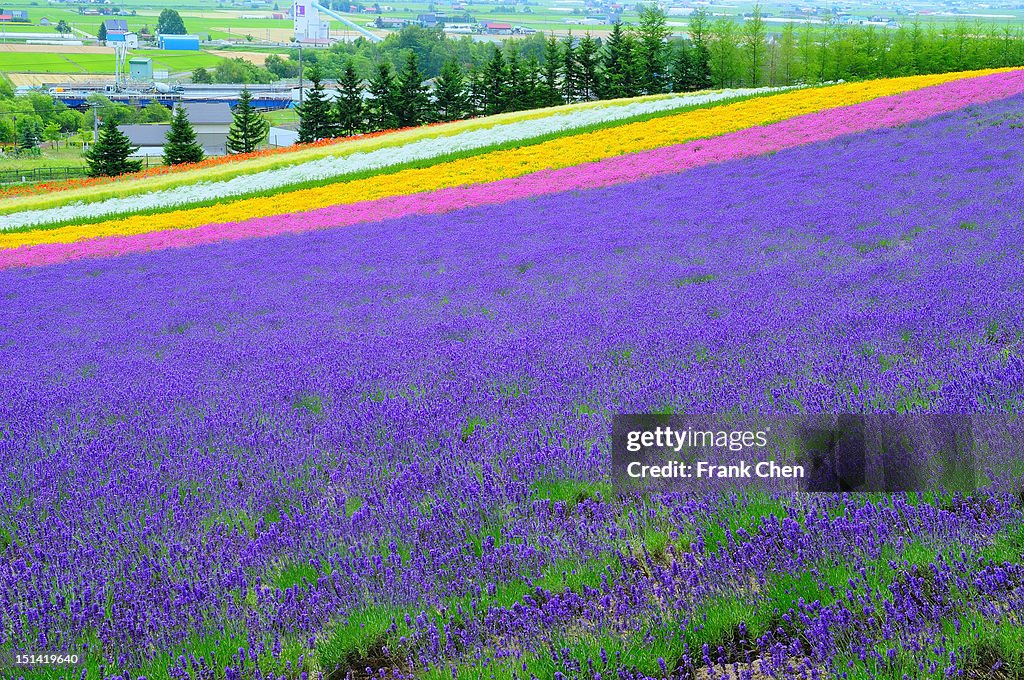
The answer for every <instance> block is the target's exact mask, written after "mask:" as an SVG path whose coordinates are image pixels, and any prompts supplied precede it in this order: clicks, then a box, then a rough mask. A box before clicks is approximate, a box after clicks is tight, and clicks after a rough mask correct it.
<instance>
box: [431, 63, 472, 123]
mask: <svg viewBox="0 0 1024 680" xmlns="http://www.w3.org/2000/svg"><path fill="white" fill-rule="evenodd" d="M433 109H434V115H435V116H436V117H437V120H458V119H460V118H465V117H466V116H467V115H468V114H469V111H470V102H469V92H468V88H467V85H466V77H465V75H464V74H463V73H462V67H461V66H459V62H458V61H457V60H455V59H449V60H448V61H447V62H445V64H444V66H443V67H441V75H439V76H438V77H437V80H435V81H434V92H433Z"/></svg>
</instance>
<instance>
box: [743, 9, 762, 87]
mask: <svg viewBox="0 0 1024 680" xmlns="http://www.w3.org/2000/svg"><path fill="white" fill-rule="evenodd" d="M767 37H768V29H767V28H766V27H765V25H764V19H762V18H761V6H760V5H754V11H753V13H752V14H751V16H750V20H749V21H745V22H743V30H742V33H741V40H742V41H743V55H744V58H745V60H746V67H747V69H746V70H747V83H748V84H749V85H750V87H757V86H758V85H760V84H761V71H762V70H763V68H764V54H765V51H766V49H767V45H766V43H765V40H766V39H767Z"/></svg>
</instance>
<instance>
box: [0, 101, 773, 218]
mask: <svg viewBox="0 0 1024 680" xmlns="http://www.w3.org/2000/svg"><path fill="white" fill-rule="evenodd" d="M784 89H792V88H758V89H735V90H721V91H716V92H708V93H699V94H687V95H675V96H672V97H662V98H659V99H654V100H650V99H644V100H641V101H635V100H622V101H620V102H619V103H618V104H617V105H613V106H607V105H606V106H587V107H577V108H573V109H570V110H568V111H560V110H555V109H548V110H543V115H541V114H540V113H538V112H532V113H533V114H534V115H532V116H528V117H527V116H524V117H521V118H519V119H514V120H505V119H504V118H502V119H500V120H495V119H494V118H496V117H487V118H481V119H476V120H473V121H466V122H467V123H472V124H467V125H462V126H458V127H453V126H446V125H436V126H427V127H420V128H411V129H407V130H401V131H398V132H395V133H392V134H386V135H373V136H370V137H367V138H359V139H353V140H351V141H348V142H337V143H332V144H326V145H314V146H310V147H301V148H299V149H297V150H295V151H294V152H293V153H291V154H276V155H273V156H271V157H270V158H269V161H268V163H269V167H267V166H268V163H261V164H254V163H246V162H244V161H243V162H241V163H239V164H237V165H234V164H218V165H216V166H214V167H212V168H208V169H205V170H198V171H197V172H196V173H195V174H191V175H190V174H186V173H185V172H182V173H177V174H175V173H170V174H169V175H167V174H165V175H161V176H159V177H157V178H155V179H151V181H135V182H132V181H131V179H130V178H129V179H127V180H126V181H125V183H124V184H122V183H120V182H118V183H116V184H111V185H110V186H108V187H106V188H103V189H96V188H91V189H90V190H88V191H87V192H85V193H72V192H54V193H52V194H50V195H47V196H33V197H30V198H26V199H23V200H14V201H12V202H11V203H9V204H6V205H4V206H3V207H2V208H0V213H2V214H11V213H15V212H23V211H26V210H33V209H54V208H59V207H61V206H65V207H66V210H67V211H68V213H69V214H74V213H76V212H79V211H80V210H81V207H80V204H82V203H84V204H85V205H88V206H90V207H92V206H93V205H94V204H100V203H104V202H114V203H113V204H112V205H113V206H114V207H113V208H112V209H111V208H108V209H107V210H105V211H103V212H97V213H96V214H104V215H105V214H112V213H117V212H119V211H118V210H117V209H116V206H117V205H118V204H117V203H116V202H117V201H120V202H122V203H123V202H126V201H131V200H132V199H131V198H130V197H132V196H142V197H143V198H142V199H141V200H143V201H145V200H147V198H149V197H150V196H156V194H155V192H157V191H165V192H168V193H165V194H164V195H163V197H162V200H164V201H165V202H166V203H174V204H178V205H187V204H189V203H191V202H196V201H197V200H198V201H201V200H202V198H196V199H195V200H193V199H191V198H190V197H191V196H192V195H196V194H195V190H192V193H188V188H189V187H191V186H193V185H196V184H200V185H201V186H202V187H203V189H202V192H205V194H202V192H200V194H202V195H205V196H207V197H221V196H243V195H246V194H251V193H253V191H254V190H268V189H275V188H283V187H287V186H289V185H293V184H301V183H303V182H307V181H310V180H314V181H319V180H324V179H330V178H331V177H337V176H339V175H344V174H350V173H352V172H359V171H362V170H367V169H378V168H385V167H388V166H390V165H396V164H400V163H404V162H409V161H415V160H422V159H428V158H434V157H437V156H441V155H444V154H445V153H451V152H453V151H463V150H468V149H475V148H485V147H488V146H494V145H495V144H502V143H506V142H516V141H526V140H529V139H532V138H535V137H543V136H546V135H550V134H552V133H556V132H569V131H572V130H575V129H579V128H586V127H589V126H592V125H597V124H602V123H612V122H615V121H619V120H628V119H629V118H635V117H638V116H644V115H651V114H657V113H663V112H670V111H673V110H676V109H683V108H689V107H693V106H702V105H706V104H712V103H715V102H719V101H724V100H729V99H735V98H744V97H749V96H753V95H759V94H760V95H765V94H771V93H773V92H779V91H782V90H784ZM253 187H256V189H254V188H253ZM176 191H177V192H186V196H185V199H184V200H182V197H181V196H180V195H179V194H176V193H174V192H176ZM155 200H156V199H152V200H151V202H153V203H154V204H155ZM126 205H127V206H128V207H131V205H132V204H131V203H127V204H126ZM88 209H89V208H87V210H88ZM120 212H125V211H124V210H121V211H120ZM3 224H4V221H3V219H2V218H0V228H2V225H3Z"/></svg>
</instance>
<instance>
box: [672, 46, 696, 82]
mask: <svg viewBox="0 0 1024 680" xmlns="http://www.w3.org/2000/svg"><path fill="white" fill-rule="evenodd" d="M693 75H694V73H693V46H692V45H690V43H688V42H686V41H685V40H680V41H679V43H678V45H676V50H675V53H674V54H673V55H672V91H673V92H692V91H694V90H695V89H696V88H695V87H694V85H693Z"/></svg>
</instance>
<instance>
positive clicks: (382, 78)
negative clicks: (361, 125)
mask: <svg viewBox="0 0 1024 680" xmlns="http://www.w3.org/2000/svg"><path fill="white" fill-rule="evenodd" d="M397 102H398V84H397V83H396V82H395V74H394V71H392V70H391V63H390V62H388V61H381V62H380V63H378V64H377V71H376V73H374V74H373V77H372V78H371V79H370V102H369V109H368V111H367V119H368V121H369V124H370V127H371V129H373V130H391V129H393V128H396V127H398V116H397V115H395V107H396V106H397Z"/></svg>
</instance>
